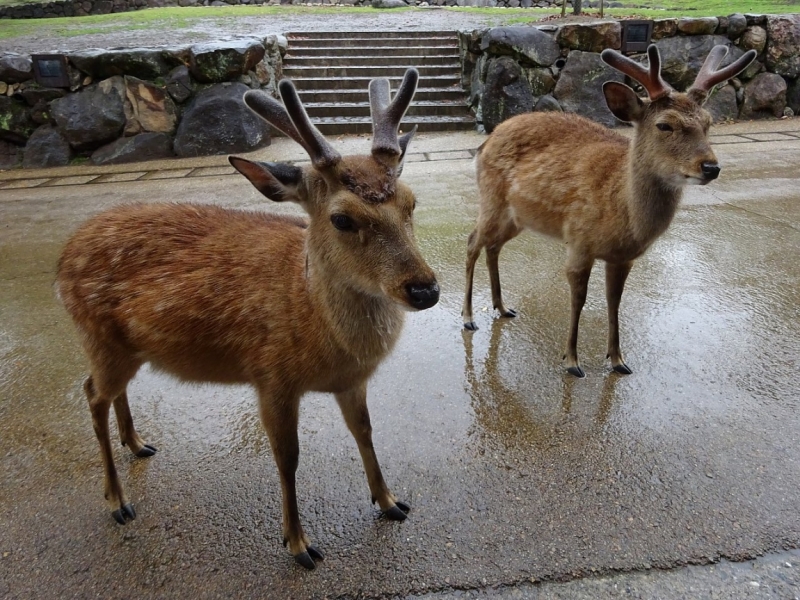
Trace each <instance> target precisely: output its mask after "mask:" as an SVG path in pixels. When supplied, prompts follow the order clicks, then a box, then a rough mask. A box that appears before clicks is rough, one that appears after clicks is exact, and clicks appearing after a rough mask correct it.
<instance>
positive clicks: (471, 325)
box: [464, 321, 478, 331]
mask: <svg viewBox="0 0 800 600" xmlns="http://www.w3.org/2000/svg"><path fill="white" fill-rule="evenodd" d="M464 329H466V330H467V331H478V326H477V325H476V324H475V321H467V322H466V323H464Z"/></svg>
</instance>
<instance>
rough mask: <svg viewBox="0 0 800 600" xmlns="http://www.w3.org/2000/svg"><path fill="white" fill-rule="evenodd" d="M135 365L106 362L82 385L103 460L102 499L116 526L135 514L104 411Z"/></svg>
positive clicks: (130, 518) (134, 371) (132, 374)
mask: <svg viewBox="0 0 800 600" xmlns="http://www.w3.org/2000/svg"><path fill="white" fill-rule="evenodd" d="M112 365H113V366H112ZM139 366H140V365H139V364H136V363H131V364H126V362H125V361H124V360H119V361H116V362H111V361H107V362H105V365H104V366H96V367H95V368H94V369H93V374H92V375H90V376H89V377H88V378H87V379H86V381H85V382H84V384H83V389H84V392H86V399H87V400H88V401H89V410H90V411H91V413H92V425H93V427H94V433H95V435H96V436H97V441H98V442H99V443H100V456H101V457H102V459H103V470H104V472H105V498H106V500H107V501H108V504H109V506H110V507H111V516H112V517H114V520H115V521H116V522H117V523H119V524H120V525H125V523H126V522H127V521H128V520H133V519H135V518H136V511H134V509H133V505H132V504H131V503H130V502H128V498H127V497H126V495H125V490H124V489H123V487H122V483H121V482H120V480H119V474H118V473H117V467H116V465H115V464H114V453H113V451H112V450H111V438H110V436H109V430H108V412H109V409H110V408H111V403H112V402H113V401H114V399H115V398H116V397H118V396H120V395H122V394H124V393H125V387H126V386H127V385H128V382H129V381H130V380H131V379H132V378H133V376H134V375H135V374H136V371H137V370H138V369H139Z"/></svg>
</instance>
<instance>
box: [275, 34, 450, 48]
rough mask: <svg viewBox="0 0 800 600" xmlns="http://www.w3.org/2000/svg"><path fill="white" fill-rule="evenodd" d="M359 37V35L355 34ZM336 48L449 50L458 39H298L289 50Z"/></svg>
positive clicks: (290, 45)
mask: <svg viewBox="0 0 800 600" xmlns="http://www.w3.org/2000/svg"><path fill="white" fill-rule="evenodd" d="M355 35H359V34H355ZM331 46H336V47H339V48H363V47H366V46H372V47H375V46H377V47H385V46H395V47H402V46H411V47H416V46H437V47H442V46H446V47H448V48H458V39H456V38H453V37H449V38H444V37H441V38H438V37H437V38H410V37H406V38H399V37H395V38H388V37H387V38H365V37H350V38H342V39H335V40H334V39H325V38H320V39H313V40H312V39H302V40H301V39H298V40H289V48H290V49H291V48H295V47H297V48H330V47H331Z"/></svg>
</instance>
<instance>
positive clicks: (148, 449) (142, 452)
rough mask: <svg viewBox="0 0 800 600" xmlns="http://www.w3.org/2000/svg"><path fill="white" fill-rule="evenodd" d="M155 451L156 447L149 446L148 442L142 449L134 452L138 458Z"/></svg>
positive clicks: (145, 456)
mask: <svg viewBox="0 0 800 600" xmlns="http://www.w3.org/2000/svg"><path fill="white" fill-rule="evenodd" d="M156 452H158V448H156V447H154V446H151V445H150V444H145V445H144V446H142V449H141V450H139V451H138V452H137V453H136V456H138V457H139V458H147V457H148V456H153V454H155V453H156Z"/></svg>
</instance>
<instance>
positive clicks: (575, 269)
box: [564, 256, 594, 377]
mask: <svg viewBox="0 0 800 600" xmlns="http://www.w3.org/2000/svg"><path fill="white" fill-rule="evenodd" d="M593 263H594V260H593V259H588V260H586V259H581V258H580V257H577V256H570V258H569V259H568V262H567V280H568V281H569V287H570V292H571V311H570V323H569V337H568V338H567V351H566V353H565V354H564V361H565V363H566V366H567V373H569V374H570V375H575V377H586V373H584V371H583V369H582V368H581V366H580V363H579V362H578V322H579V321H580V318H581V311H582V310H583V305H584V304H585V303H586V289H587V288H588V286H589V275H590V274H591V272H592V264H593Z"/></svg>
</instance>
